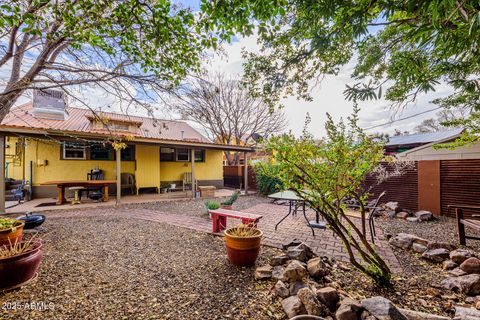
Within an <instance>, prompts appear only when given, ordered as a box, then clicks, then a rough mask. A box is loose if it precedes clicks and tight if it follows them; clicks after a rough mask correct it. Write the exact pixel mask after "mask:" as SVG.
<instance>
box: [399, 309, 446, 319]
mask: <svg viewBox="0 0 480 320" xmlns="http://www.w3.org/2000/svg"><path fill="white" fill-rule="evenodd" d="M399 310H400V312H401V313H403V314H404V315H405V316H406V317H407V318H408V320H451V318H450V317H444V316H437V315H436V314H431V313H426V312H420V311H414V310H408V309H399Z"/></svg>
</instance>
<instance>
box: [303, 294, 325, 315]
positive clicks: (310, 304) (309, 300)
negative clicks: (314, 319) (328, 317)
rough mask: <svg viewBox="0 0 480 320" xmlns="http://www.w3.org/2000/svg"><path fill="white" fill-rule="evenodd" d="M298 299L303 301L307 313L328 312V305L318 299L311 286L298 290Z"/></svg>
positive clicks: (322, 313)
mask: <svg viewBox="0 0 480 320" xmlns="http://www.w3.org/2000/svg"><path fill="white" fill-rule="evenodd" d="M297 296H298V299H300V301H301V302H302V303H303V306H304V307H305V310H307V313H308V314H310V315H314V316H320V315H325V314H326V313H327V311H326V307H325V306H323V305H322V304H321V303H320V301H318V299H317V296H316V295H315V294H314V293H313V292H312V290H310V289H309V288H302V289H300V290H298V293H297Z"/></svg>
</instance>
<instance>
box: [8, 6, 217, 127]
mask: <svg viewBox="0 0 480 320" xmlns="http://www.w3.org/2000/svg"><path fill="white" fill-rule="evenodd" d="M197 22H198V21H197V20H196V18H195V16H194V14H193V13H191V12H190V11H189V10H188V9H184V8H179V7H178V6H175V5H172V4H171V3H170V1H160V2H159V1H155V0H145V1H138V0H125V1H120V0H96V1H93V2H92V1H66V0H57V1H37V0H7V1H3V2H2V6H1V7H0V74H1V75H2V77H1V80H0V81H1V82H0V121H2V120H3V118H4V117H5V115H6V114H7V113H8V112H9V110H10V108H11V107H12V105H14V104H15V102H16V101H17V99H18V98H19V97H21V96H22V95H23V94H25V93H26V90H28V89H40V90H42V89H50V88H60V89H62V90H63V91H65V92H66V93H67V94H70V95H71V96H73V97H74V98H76V97H77V96H76V95H75V90H77V89H79V86H80V87H81V86H86V85H95V86H99V87H101V88H103V89H104V91H105V92H107V93H108V94H112V95H114V96H115V97H117V98H118V99H117V101H118V102H119V103H123V105H122V106H121V108H122V109H124V110H125V109H128V107H130V106H131V105H135V106H139V105H140V106H143V107H146V108H147V110H148V111H150V112H152V110H153V107H152V103H153V102H155V101H157V99H158V98H161V94H162V93H163V92H165V91H170V90H171V88H172V87H173V86H174V85H175V84H178V83H179V82H180V80H181V79H183V78H184V77H185V76H186V75H187V74H189V73H193V72H196V71H197V70H198V66H199V60H200V57H201V53H202V52H203V50H204V48H205V47H209V46H210V45H211V44H212V43H213V42H214V41H215V40H214V39H213V38H212V37H210V36H209V34H208V33H204V32H202V29H201V28H196V26H197ZM78 101H79V102H82V101H81V100H80V99H78Z"/></svg>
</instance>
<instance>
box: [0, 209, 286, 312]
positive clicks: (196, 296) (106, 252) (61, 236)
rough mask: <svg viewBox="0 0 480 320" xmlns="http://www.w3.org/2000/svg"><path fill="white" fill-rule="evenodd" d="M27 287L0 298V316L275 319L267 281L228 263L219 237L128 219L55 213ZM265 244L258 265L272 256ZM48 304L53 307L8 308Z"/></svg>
mask: <svg viewBox="0 0 480 320" xmlns="http://www.w3.org/2000/svg"><path fill="white" fill-rule="evenodd" d="M45 229H46V233H44V234H42V238H43V240H44V244H45V249H44V259H43V261H42V264H41V267H40V274H39V277H38V279H37V280H35V281H34V282H33V283H32V284H30V285H28V286H25V287H23V288H22V289H20V290H16V291H11V292H8V293H5V294H3V295H0V302H1V305H2V310H1V311H0V315H1V316H0V318H2V319H53V318H54V319H86V318H88V319H272V318H279V319H281V318H282V317H284V315H283V312H281V308H280V307H279V305H278V302H276V300H274V299H273V300H272V298H271V296H270V295H269V287H268V286H269V284H268V283H265V284H260V283H258V282H255V281H254V280H253V276H252V274H253V271H254V270H253V269H239V268H236V267H233V266H232V265H230V264H229V263H228V261H227V260H226V255H225V248H224V244H223V241H222V239H221V238H218V237H214V236H211V235H207V234H203V233H198V232H195V231H191V230H187V229H183V228H178V227H174V226H168V225H164V224H160V223H155V222H147V221H139V220H134V219H129V218H116V217H90V218H86V217H84V218H52V219H49V220H47V222H46V223H45ZM276 253H277V251H276V250H275V249H271V248H267V247H264V248H263V249H262V253H261V257H260V259H259V260H260V261H259V262H258V263H259V264H262V263H264V262H265V261H266V259H268V258H269V257H271V256H272V255H274V254H276ZM27 302H28V303H31V302H36V303H42V302H43V303H45V304H46V305H48V304H49V303H50V302H51V303H53V306H54V309H53V310H51V309H49V310H43V311H38V310H37V311H35V310H7V309H9V308H11V307H12V304H17V306H23V307H24V308H25V305H24V303H27Z"/></svg>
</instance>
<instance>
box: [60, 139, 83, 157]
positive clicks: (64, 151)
mask: <svg viewBox="0 0 480 320" xmlns="http://www.w3.org/2000/svg"><path fill="white" fill-rule="evenodd" d="M66 149H67V146H66V143H63V144H62V150H63V159H64V160H85V159H87V148H86V147H69V148H68V149H74V150H82V151H83V157H82V158H76V157H67V152H66V151H67V150H66Z"/></svg>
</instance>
